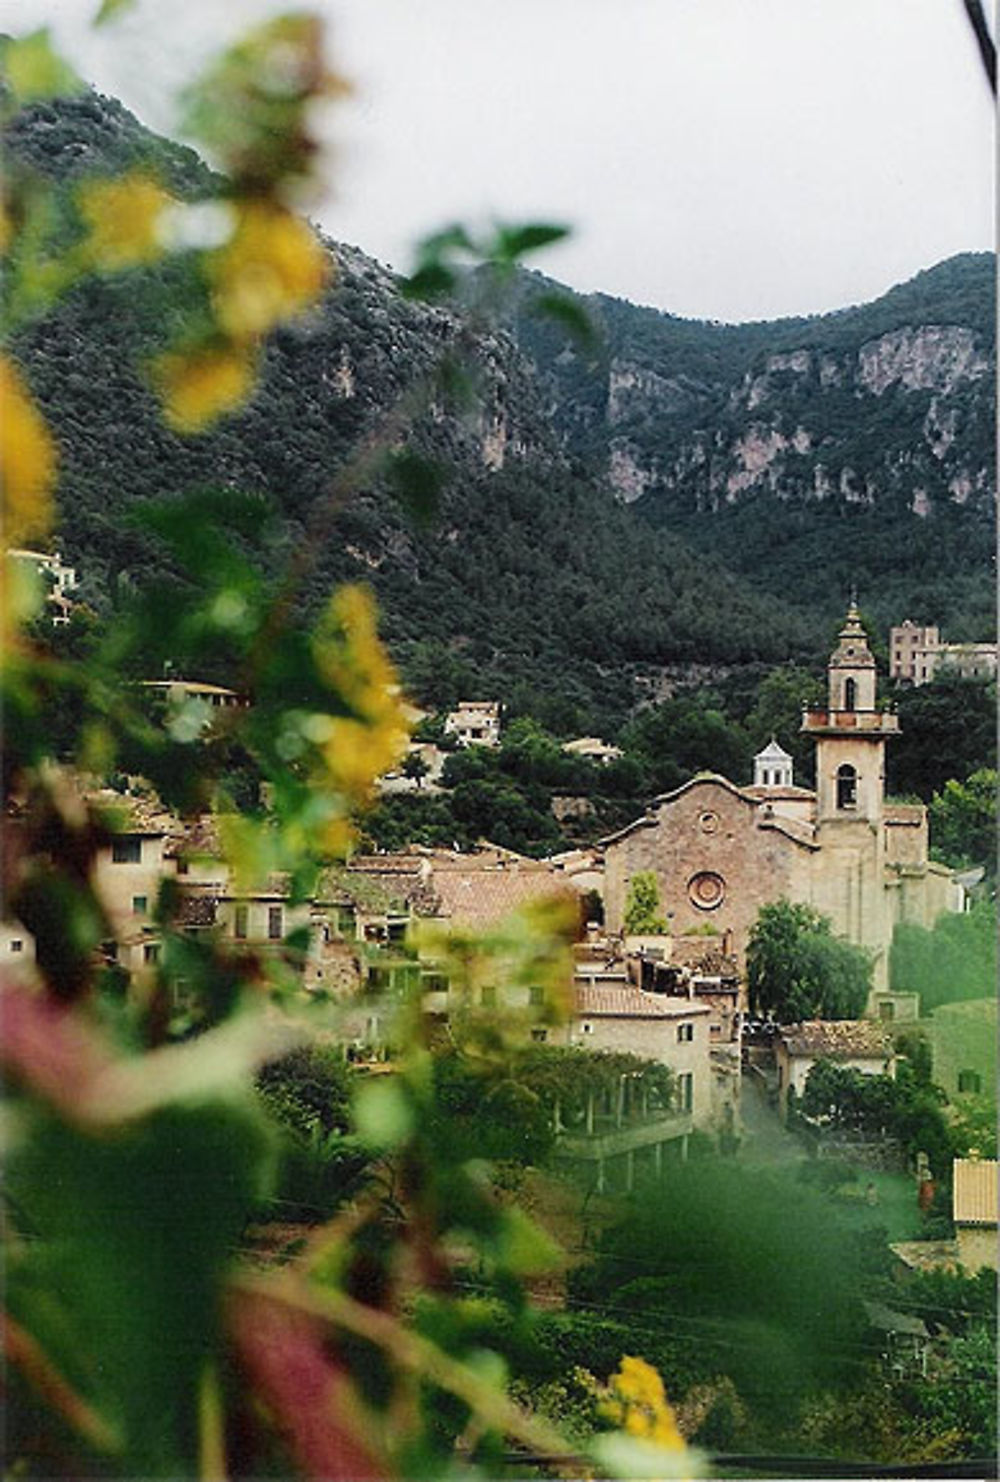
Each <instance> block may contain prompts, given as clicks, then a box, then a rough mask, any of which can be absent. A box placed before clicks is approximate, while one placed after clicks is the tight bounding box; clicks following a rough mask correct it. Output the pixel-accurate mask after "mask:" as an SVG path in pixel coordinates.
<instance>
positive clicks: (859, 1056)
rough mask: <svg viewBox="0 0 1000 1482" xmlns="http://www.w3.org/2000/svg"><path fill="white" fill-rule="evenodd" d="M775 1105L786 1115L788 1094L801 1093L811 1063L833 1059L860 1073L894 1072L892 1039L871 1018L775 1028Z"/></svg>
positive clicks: (888, 1073)
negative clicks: (776, 1099) (776, 1095)
mask: <svg viewBox="0 0 1000 1482" xmlns="http://www.w3.org/2000/svg"><path fill="white" fill-rule="evenodd" d="M774 1059H775V1067H776V1072H777V1089H778V1108H779V1111H780V1113H781V1116H782V1117H786V1116H787V1114H788V1095H789V1092H794V1093H795V1095H796V1096H801V1095H802V1093H803V1091H804V1090H805V1086H806V1080H807V1079H808V1076H809V1072H810V1071H811V1070H812V1068H813V1066H814V1065H816V1064H817V1063H818V1062H819V1061H820V1060H832V1061H833V1062H834V1063H835V1064H836V1065H839V1066H841V1067H843V1068H844V1069H848V1070H859V1071H861V1073H862V1075H890V1076H892V1075H895V1070H896V1061H895V1055H894V1053H893V1047H892V1038H891V1036H890V1035H889V1034H888V1033H887V1032H886V1030H885V1029H883V1028H882V1026H881V1024H878V1023H876V1022H874V1021H873V1020H871V1019H810V1020H806V1021H805V1022H804V1023H802V1024H789V1025H786V1026H785V1027H784V1028H781V1029H779V1030H778V1032H777V1034H776V1035H775V1040H774Z"/></svg>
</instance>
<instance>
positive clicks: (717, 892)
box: [688, 870, 726, 911]
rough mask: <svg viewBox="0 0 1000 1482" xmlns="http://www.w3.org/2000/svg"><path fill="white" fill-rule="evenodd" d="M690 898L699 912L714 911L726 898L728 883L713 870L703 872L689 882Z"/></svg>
mask: <svg viewBox="0 0 1000 1482" xmlns="http://www.w3.org/2000/svg"><path fill="white" fill-rule="evenodd" d="M688 897H689V899H690V901H691V904H692V905H693V906H697V907H698V909H699V911H714V910H715V908H716V906H721V905H722V902H723V901H724V900H725V898H726V882H725V880H723V878H722V876H721V875H716V874H715V873H714V872H713V871H711V870H702V872H701V873H700V874H699V875H694V876H693V877H692V878H691V880H689V881H688Z"/></svg>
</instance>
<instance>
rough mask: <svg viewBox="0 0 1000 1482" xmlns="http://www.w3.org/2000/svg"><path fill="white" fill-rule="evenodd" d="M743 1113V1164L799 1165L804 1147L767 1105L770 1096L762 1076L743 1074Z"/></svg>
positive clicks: (741, 1154)
mask: <svg viewBox="0 0 1000 1482" xmlns="http://www.w3.org/2000/svg"><path fill="white" fill-rule="evenodd" d="M740 1111H741V1114H742V1117H743V1131H744V1137H743V1143H742V1145H741V1147H740V1161H741V1162H743V1163H758V1164H769V1165H773V1164H777V1163H797V1162H798V1161H799V1160H800V1159H801V1158H803V1157H804V1156H805V1152H804V1149H803V1147H802V1144H801V1143H800V1142H799V1140H798V1138H797V1137H795V1136H793V1134H792V1133H791V1132H788V1131H786V1130H785V1127H784V1125H783V1124H782V1122H781V1120H780V1118H779V1117H778V1113H777V1111H775V1110H774V1108H773V1107H771V1106H770V1105H769V1104H768V1100H767V1092H766V1090H765V1088H764V1083H763V1081H762V1080H761V1078H760V1077H759V1076H756V1075H746V1074H744V1076H743V1080H742V1087H741V1105H740Z"/></svg>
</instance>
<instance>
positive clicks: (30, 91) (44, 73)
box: [0, 28, 85, 103]
mask: <svg viewBox="0 0 1000 1482" xmlns="http://www.w3.org/2000/svg"><path fill="white" fill-rule="evenodd" d="M0 45H2V50H0V65H2V67H3V70H4V72H5V73H6V75H7V80H8V82H9V84H10V89H11V92H12V93H13V94H14V97H15V99H16V101H17V102H18V103H30V102H31V101H32V100H33V99H35V98H55V97H63V96H66V95H67V94H69V93H80V92H83V91H85V88H84V84H83V83H82V82H81V80H80V78H79V77H78V76H77V75H76V73H75V72H74V71H73V69H72V67H71V66H70V65H69V64H68V62H64V61H63V59H62V57H61V56H60V55H59V53H58V52H57V51H55V50H54V49H53V46H52V42H51V40H50V37H49V32H48V30H47V29H44V28H43V29H42V30H40V31H32V33H31V35H30V36H8V37H5V38H3V42H2V43H0Z"/></svg>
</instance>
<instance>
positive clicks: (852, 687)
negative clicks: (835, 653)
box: [844, 679, 858, 710]
mask: <svg viewBox="0 0 1000 1482" xmlns="http://www.w3.org/2000/svg"><path fill="white" fill-rule="evenodd" d="M857 705H858V686H857V683H856V682H855V680H853V679H845V680H844V709H845V710H856V709H857Z"/></svg>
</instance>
